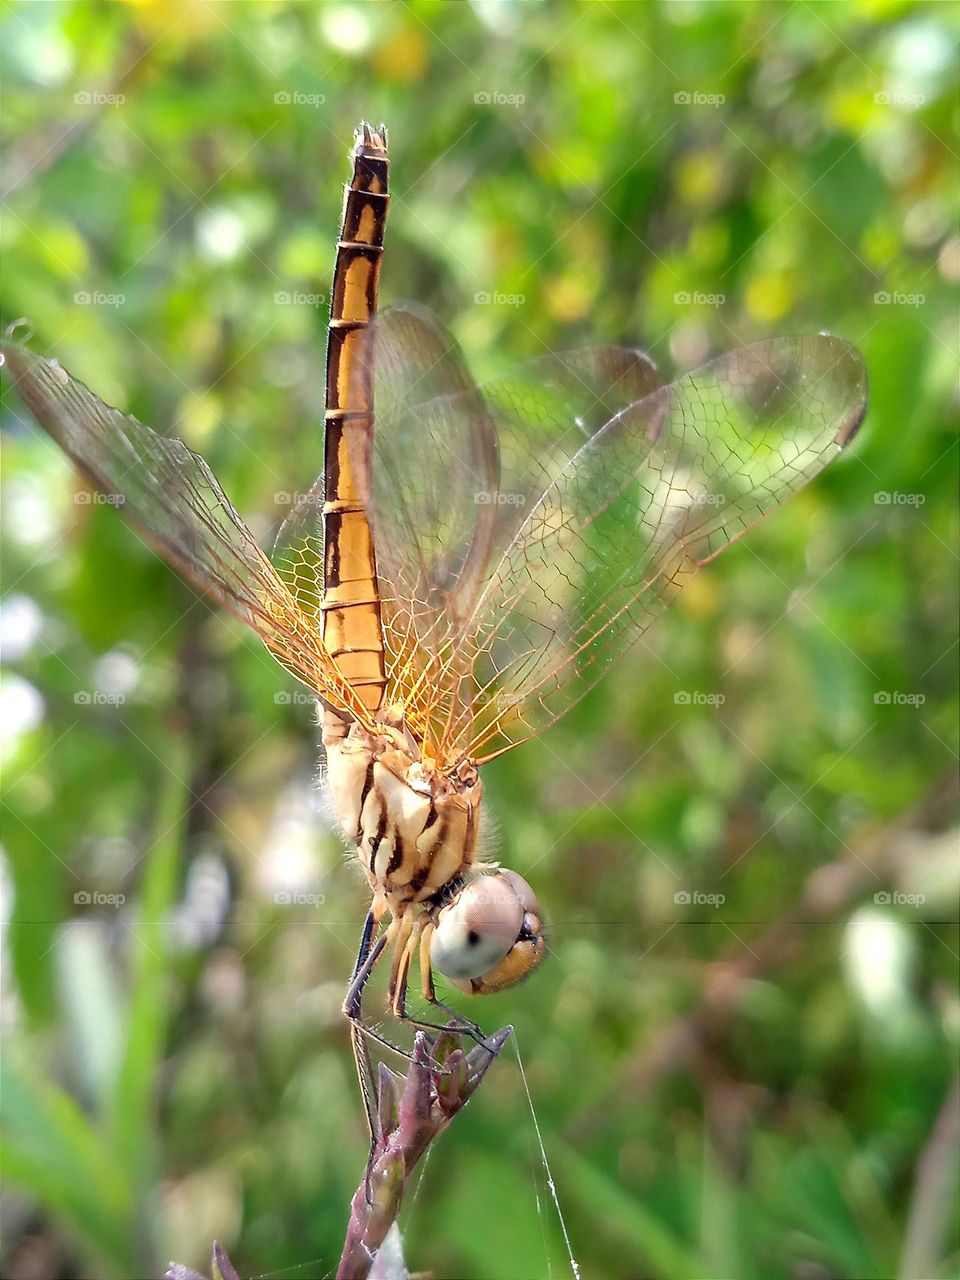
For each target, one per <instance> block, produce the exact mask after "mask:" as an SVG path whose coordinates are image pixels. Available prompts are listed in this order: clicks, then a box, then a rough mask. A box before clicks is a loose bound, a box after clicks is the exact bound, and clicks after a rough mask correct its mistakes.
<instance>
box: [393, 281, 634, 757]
mask: <svg viewBox="0 0 960 1280" xmlns="http://www.w3.org/2000/svg"><path fill="white" fill-rule="evenodd" d="M373 358H374V360H375V376H376V397H375V403H376V414H377V423H376V431H375V446H374V468H373V473H374V474H373V502H372V508H371V509H372V520H373V526H374V536H375V543H376V548H377V570H378V575H379V578H380V590H381V602H382V607H383V619H384V629H385V638H386V642H387V647H388V650H389V656H390V666H389V670H388V675H389V676H390V680H391V687H390V689H389V690H388V695H387V696H388V700H389V701H391V702H399V703H402V704H403V706H404V707H405V709H406V714H407V719H408V723H410V724H411V727H412V728H413V729H414V731H415V732H418V733H424V734H426V735H427V736H429V737H432V738H434V739H435V738H436V732H437V726H436V724H435V723H434V722H435V721H436V719H437V716H438V715H440V716H441V717H443V718H444V719H447V718H450V717H451V715H453V716H454V717H456V716H459V715H461V714H467V712H468V701H467V702H464V703H462V705H459V700H460V698H461V695H462V694H469V689H470V685H471V681H470V673H469V672H468V671H466V670H460V669H459V667H458V657H457V655H458V654H459V653H461V652H464V653H466V652H467V650H461V640H462V639H463V637H464V635H465V631H466V628H467V626H468V623H469V621H470V619H471V618H472V617H473V615H474V612H475V610H476V607H477V604H478V601H479V599H480V597H481V594H482V592H483V590H484V586H485V582H486V578H487V575H488V574H489V572H490V569H491V567H492V565H494V564H496V563H497V561H498V560H499V559H500V557H501V556H502V554H503V552H504V550H505V549H506V547H507V546H508V545H509V543H510V542H511V540H512V539H513V538H514V536H515V535H516V533H517V531H518V529H519V528H520V527H521V525H522V524H523V521H524V519H525V518H526V514H527V512H528V511H529V509H530V508H531V506H532V505H533V504H534V502H535V501H536V499H537V497H538V496H539V495H540V494H541V493H542V492H543V490H544V489H545V488H547V487H548V486H549V484H550V483H551V482H552V480H553V479H554V477H555V476H556V475H558V474H559V473H560V472H561V471H562V468H563V467H564V465H565V464H566V463H567V462H568V461H569V459H570V457H571V456H572V455H573V454H574V453H576V452H577V450H578V449H579V448H580V447H581V446H582V445H583V443H584V441H585V440H586V439H588V438H589V437H590V435H591V434H592V433H593V432H595V431H596V430H598V429H599V428H600V427H601V426H602V425H603V423H605V422H606V421H608V420H609V418H610V417H611V416H612V415H613V414H614V413H615V412H617V411H618V410H620V409H622V408H623V407H624V406H626V405H628V404H630V403H632V402H633V401H635V400H637V399H639V398H640V397H642V396H644V395H646V394H647V393H648V392H649V391H650V390H652V388H653V387H655V386H656V385H657V378H656V371H655V369H654V366H653V364H652V363H651V361H650V360H649V358H648V357H647V356H645V355H643V354H642V353H641V352H637V351H633V350H629V349H627V348H623V347H615V346H603V347H593V348H588V349H584V350H578V351H571V352H565V353H559V354H551V355H547V356H544V357H541V358H538V359H535V360H531V361H529V362H527V363H526V364H523V365H521V366H519V368H517V369H516V370H514V371H513V372H511V373H510V374H509V375H508V376H507V377H504V378H500V379H497V380H494V381H492V382H489V383H486V384H484V385H483V386H482V387H481V388H479V389H478V388H477V387H476V386H475V384H474V383H473V381H472V379H471V377H470V375H469V373H468V372H467V369H466V367H465V365H464V362H463V359H462V357H461V355H460V352H459V350H458V348H457V345H456V343H455V341H454V340H453V339H452V338H451V336H450V335H449V334H448V333H447V332H446V331H445V330H444V329H443V328H442V327H441V326H440V324H439V323H438V322H437V321H436V320H435V318H434V317H432V316H431V315H430V314H429V313H428V312H426V311H424V310H422V309H420V308H415V307H411V306H406V305H405V306H403V307H396V308H392V309H390V310H388V311H385V312H383V313H382V315H381V316H380V318H379V320H378V322H377V326H376V341H375V345H374V347H373Z"/></svg>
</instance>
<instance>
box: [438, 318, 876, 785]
mask: <svg viewBox="0 0 960 1280" xmlns="http://www.w3.org/2000/svg"><path fill="white" fill-rule="evenodd" d="M866 395H867V387H866V374H865V370H864V366H863V362H862V360H861V358H860V355H859V354H858V352H857V351H856V349H855V348H853V347H852V346H850V345H849V344H848V343H846V342H844V341H842V340H841V339H838V338H833V337H829V336H827V335H822V334H821V335H809V336H805V337H799V338H776V339H771V340H769V341H765V342H758V343H756V344H754V345H752V346H748V347H743V348H740V349H739V350H736V351H733V352H731V353H730V354H728V355H725V356H722V357H720V358H719V359H717V360H714V361H713V362H712V363H710V364H708V365H705V366H704V367H703V368H701V369H698V370H696V371H695V372H692V373H690V374H688V375H686V376H685V377H682V378H680V379H679V380H678V381H676V382H675V383H673V384H672V385H671V386H668V387H664V388H662V389H660V390H658V391H655V392H653V393H652V394H650V395H648V396H646V397H645V398H644V399H642V400H640V401H638V402H637V403H635V404H631V405H630V406H629V407H627V408H626V409H624V410H622V411H621V412H620V413H618V414H616V415H615V416H614V417H613V418H611V419H610V421H608V422H607V423H606V425H605V426H604V427H603V428H602V429H601V430H599V431H598V432H596V434H594V435H593V436H591V438H590V439H589V440H587V441H586V443H584V444H583V446H582V447H581V448H580V450H579V451H578V452H577V453H576V454H575V455H574V456H573V457H571V458H569V459H568V461H567V462H566V463H565V465H564V466H563V467H562V469H561V470H560V472H559V474H557V475H556V477H555V478H554V479H553V480H552V481H551V483H550V484H549V486H548V487H547V488H546V489H545V491H544V492H543V493H542V495H541V496H540V497H539V499H538V500H537V501H536V502H535V503H534V504H533V506H532V507H530V508H527V509H526V510H525V511H524V515H523V520H522V523H520V525H519V527H518V528H517V530H516V532H515V534H514V536H513V538H512V540H511V541H510V543H509V545H508V546H507V548H506V549H505V551H504V552H503V554H502V556H501V557H500V558H499V561H498V562H497V563H496V565H495V566H494V567H493V569H492V572H491V573H490V575H489V577H488V579H487V583H486V586H485V587H484V590H483V592H482V595H481V596H480V598H479V599H478V601H477V603H476V605H475V607H474V609H473V610H472V612H471V616H470V618H469V619H468V620H467V621H466V624H465V626H464V628H463V632H462V634H461V635H460V637H459V640H458V643H457V646H456V649H457V651H456V655H455V657H454V656H452V655H451V656H449V657H446V658H445V660H444V662H443V663H442V664H441V669H440V671H439V672H438V673H437V675H436V679H435V683H436V686H437V688H438V689H440V690H442V691H443V693H442V697H441V700H440V702H439V703H438V705H437V706H436V707H435V708H434V709H433V710H432V715H433V719H434V721H435V723H436V724H437V725H438V726H440V727H439V728H438V730H437V732H438V733H439V735H440V752H441V755H442V758H443V759H445V760H446V761H449V762H453V761H455V760H457V759H458V758H459V757H461V756H462V755H465V754H469V755H471V756H474V757H476V758H478V759H479V760H481V761H482V760H484V759H489V758H491V756H493V755H496V754H499V753H500V752H501V751H504V750H507V749H508V748H509V747H511V746H514V745H516V744H517V743H518V742H521V741H523V740H524V739H526V738H528V737H530V736H531V735H532V734H534V733H536V732H538V731H539V730H540V729H541V728H543V727H545V726H546V725H547V724H550V723H552V722H553V721H555V720H556V719H557V718H558V717H559V716H560V715H562V714H563V712H564V711H566V710H567V709H568V708H569V707H570V706H572V705H573V704H574V703H575V702H576V701H577V700H578V699H579V698H580V697H582V695H583V694H584V693H585V692H586V691H587V689H589V688H590V687H591V686H592V685H593V684H594V683H595V682H596V681H597V680H598V679H599V678H600V676H601V675H602V674H603V672H604V671H605V670H606V668H607V667H608V666H609V664H610V662H611V661H612V660H613V659H614V658H615V657H617V656H618V655H619V654H620V653H622V652H623V651H624V650H625V649H626V648H628V647H629V646H630V645H631V644H633V643H635V642H636V640H637V639H638V638H639V637H640V636H641V635H642V634H643V633H644V632H645V631H646V629H647V627H648V626H649V625H650V623H651V622H652V621H653V619H654V618H655V617H656V616H657V615H658V614H659V613H660V612H661V611H662V610H663V608H665V607H666V605H667V604H668V603H669V601H670V600H671V599H672V598H673V596H674V595H675V594H676V593H677V592H678V591H679V590H680V589H681V588H682V587H683V585H684V584H685V583H686V582H687V581H688V580H689V578H690V577H691V576H692V575H693V574H694V573H695V572H696V571H697V570H698V569H699V568H700V567H701V566H702V565H704V564H706V563H707V562H708V561H709V560H711V559H713V557H714V556H716V555H717V554H719V552H720V551H721V550H723V548H724V547H726V546H728V545H729V544H730V543H731V542H733V541H734V540H735V539H737V538H739V537H740V536H741V535H742V534H743V533H744V532H745V531H746V530H747V529H749V528H750V527H751V526H752V525H754V524H756V523H757V521H759V520H761V519H762V518H763V517H764V516H765V515H767V514H768V513H769V512H770V511H771V510H772V509H773V508H774V507H776V506H777V505H778V504H779V503H780V502H782V501H783V500H784V499H785V498H787V497H789V495H790V494H792V493H794V492H796V491H797V490H798V489H799V488H801V486H803V485H804V484H806V483H807V482H808V481H809V480H811V479H812V478H813V477H814V476H815V475H816V474H817V473H818V472H819V471H821V470H822V468H823V467H824V466H826V465H827V463H828V462H829V461H830V460H831V459H832V458H833V457H835V456H836V454H837V453H838V451H839V449H840V448H842V447H843V446H844V445H845V444H846V443H847V442H848V441H849V440H850V439H851V437H852V436H853V434H854V432H855V431H856V429H857V427H858V426H859V424H860V422H861V421H862V419H863V415H864V413H865V411H866ZM517 417H518V419H519V418H522V417H523V412H522V406H519V407H518V413H517ZM465 684H466V685H467V688H466V689H465V688H464V686H465ZM452 691H453V692H452Z"/></svg>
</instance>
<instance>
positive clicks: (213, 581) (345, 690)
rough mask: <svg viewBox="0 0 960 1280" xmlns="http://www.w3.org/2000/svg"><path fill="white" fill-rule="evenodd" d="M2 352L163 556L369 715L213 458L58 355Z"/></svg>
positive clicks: (15, 347)
mask: <svg viewBox="0 0 960 1280" xmlns="http://www.w3.org/2000/svg"><path fill="white" fill-rule="evenodd" d="M2 355H3V362H4V364H5V365H6V366H7V367H8V369H9V371H10V374H11V376H12V378H13V380H14V382H15V384H16V387H17V390H18V392H19V394H20V396H21V397H22V399H23V402H24V404H25V405H26V406H27V408H28V409H29V410H30V412H31V413H32V414H33V415H34V417H35V418H36V420H37V421H38V422H39V423H40V425H41V426H42V427H43V428H44V430H46V431H47V432H48V433H49V434H50V435H51V436H52V437H53V439H54V440H55V441H56V442H57V444H59V445H60V447H61V448H62V449H63V450H64V452H65V453H66V454H67V455H68V456H69V457H70V458H71V459H72V460H73V462H74V463H75V464H76V466H77V467H78V468H79V469H80V471H81V472H83V474H84V475H85V476H86V477H87V478H88V479H89V480H90V481H91V483H93V484H94V485H96V486H97V488H99V489H101V490H102V491H103V492H105V493H107V494H110V495H112V496H114V498H115V500H116V502H117V505H118V506H119V507H120V508H121V510H122V511H123V512H124V514H125V515H127V516H128V518H129V519H130V520H131V521H132V522H133V523H134V524H135V525H137V526H138V528H139V529H140V530H141V531H142V532H143V534H144V535H145V536H146V537H147V538H148V539H149V540H150V541H151V542H152V543H153V544H154V546H156V548H157V549H158V550H159V551H160V553H161V554H162V555H163V556H165V557H166V559H167V560H169V561H170V562H171V563H172V564H173V565H174V566H175V567H176V568H177V569H178V570H179V571H180V572H181V573H182V574H183V575H184V576H185V577H186V578H188V579H190V581H192V582H193V583H195V585H196V586H197V587H199V588H200V589H201V590H203V591H205V592H206V593H207V594H208V595H210V596H211V597H212V598H213V599H214V600H216V601H217V602H218V603H219V604H222V605H223V606H224V607H225V608H227V609H229V610H230V612H231V613H233V614H235V615H236V616H237V617H238V618H241V619H242V620H243V621H244V622H245V623H246V624H247V625H248V626H249V627H251V628H252V629H253V630H254V631H255V632H256V633H257V635H258V636H259V637H260V639H261V640H262V641H263V643H264V644H265V645H266V646H267V648H268V649H269V650H270V652H271V653H272V654H273V656H274V657H275V658H276V659H277V661H278V662H280V664H281V665H282V666H283V667H285V668H286V670H287V671H289V672H290V673H291V674H292V675H294V676H296V678H297V679H298V680H301V681H303V683H304V684H306V685H307V686H308V687H309V688H310V689H311V690H313V692H314V693H315V694H317V696H318V697H320V698H322V699H323V700H324V701H325V702H327V703H328V704H329V705H330V706H332V707H334V708H335V709H337V710H339V711H341V712H342V713H344V714H346V715H348V716H351V717H353V716H356V717H357V718H359V719H365V713H364V712H363V707H362V704H361V703H359V700H358V699H357V698H356V695H355V694H354V693H353V691H352V690H351V689H350V687H349V685H348V684H347V683H346V681H345V680H344V679H343V677H342V676H341V675H340V674H339V673H338V671H337V668H336V665H335V664H334V662H333V660H332V658H331V657H330V655H329V654H328V653H327V652H326V650H325V649H324V647H323V645H322V643H321V641H320V637H319V631H318V629H317V627H316V626H315V624H314V621H313V619H312V618H311V617H310V616H309V615H308V614H306V613H305V612H304V611H303V609H301V607H300V606H299V605H298V603H297V600H296V598H295V597H294V596H293V595H292V593H291V592H290V591H289V590H288V588H287V587H286V585H285V584H284V583H283V582H282V581H281V580H280V578H279V577H278V576H277V574H276V572H275V571H274V569H273V567H272V566H271V564H270V562H269V560H268V559H267V558H266V556H265V555H264V554H263V552H262V551H261V550H260V548H259V547H258V546H257V544H256V542H255V541H254V538H253V536H252V534H251V533H250V532H249V530H248V529H247V527H246V525H245V524H244V523H243V521H242V520H241V519H240V516H239V515H238V514H237V512H236V510H235V509H234V507H233V505H232V504H231V502H230V500H229V499H228V498H227V496H226V494H225V493H224V492H223V490H222V489H221V487H220V484H219V482H218V481H217V478H216V476H214V474H213V472H212V471H211V470H210V468H209V466H208V465H207V463H206V462H205V461H204V460H203V458H201V457H200V456H199V454H196V453H193V452H192V451H191V450H190V449H188V448H187V446H186V445H185V444H184V443H183V442H182V441H181V440H177V439H173V438H171V437H167V436H161V435H158V434H157V433H156V432H154V431H152V430H151V429H150V428H149V427H146V426H144V425H143V423H141V422H138V421H137V419H136V418H133V417H131V416H130V415H128V414H124V413H121V412H120V411H119V410H118V409H113V408H111V407H110V406H109V405H107V404H105V403H104V402H103V401H102V400H100V399H99V397H98V396H96V395H94V393H93V392H92V391H90V390H89V389H88V388H87V387H86V386H84V384H83V383H82V382H80V381H78V380H77V379H76V378H73V377H71V376H70V374H68V373H67V371H66V370H65V369H63V368H62V367H61V366H60V365H59V364H58V363H57V362H56V361H55V360H46V359H44V358H43V357H41V356H39V355H37V354H36V353H35V352H33V351H30V350H29V349H28V348H26V347H24V346H22V345H20V344H19V343H16V342H13V341H6V340H5V341H4V342H3V344H2Z"/></svg>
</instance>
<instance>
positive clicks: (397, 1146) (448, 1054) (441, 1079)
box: [337, 1027, 512, 1280]
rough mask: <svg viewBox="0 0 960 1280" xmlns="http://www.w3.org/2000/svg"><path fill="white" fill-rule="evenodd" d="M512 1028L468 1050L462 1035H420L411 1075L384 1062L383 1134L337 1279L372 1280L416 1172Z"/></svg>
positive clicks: (377, 1137)
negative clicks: (421, 1160) (421, 1159)
mask: <svg viewBox="0 0 960 1280" xmlns="http://www.w3.org/2000/svg"><path fill="white" fill-rule="evenodd" d="M511 1030H512V1028H511V1027H503V1028H501V1030H500V1031H497V1032H495V1033H494V1034H493V1035H492V1036H490V1037H489V1038H488V1039H487V1040H485V1041H484V1042H483V1043H482V1044H478V1045H476V1046H475V1047H474V1048H473V1049H471V1050H470V1051H469V1053H464V1051H463V1049H462V1047H461V1044H460V1036H459V1035H458V1034H456V1033H455V1032H452V1031H443V1032H441V1033H440V1034H439V1035H438V1036H436V1037H435V1038H431V1037H429V1036H427V1035H426V1034H425V1032H423V1031H418V1032H417V1035H416V1039H415V1040H414V1046H413V1061H412V1062H411V1064H410V1067H409V1069H408V1071H407V1074H406V1077H405V1078H404V1077H403V1076H398V1075H397V1074H396V1073H395V1072H393V1071H390V1070H389V1069H388V1068H387V1067H386V1066H384V1065H383V1064H382V1063H381V1064H380V1069H379V1073H378V1076H377V1083H376V1087H375V1093H376V1097H375V1098H374V1104H375V1105H374V1108H373V1110H374V1113H375V1115H376V1116H377V1117H378V1123H377V1129H378V1132H377V1133H375V1134H374V1136H373V1143H372V1146H371V1150H370V1158H369V1160H368V1161H367V1167H366V1171H365V1173H364V1176H363V1178H362V1179H361V1180H360V1185H359V1187H358V1188H357V1191H356V1194H355V1195H354V1197H353V1200H352V1201H351V1203H350V1221H349V1223H348V1224H347V1235H346V1240H345V1241H344V1246H343V1254H342V1256H341V1258H340V1266H339V1268H338V1270H337V1280H367V1277H368V1276H369V1275H370V1272H371V1267H372V1266H373V1263H374V1259H375V1258H376V1255H377V1250H378V1249H379V1248H380V1246H381V1244H382V1243H383V1241H384V1239H385V1238H386V1235H387V1233H388V1232H389V1230H390V1228H391V1227H392V1226H393V1224H394V1223H395V1222H396V1219H397V1214H398V1213H399V1212H400V1205H401V1204H402V1202H403V1196H404V1192H405V1191H406V1189H407V1185H408V1183H409V1179H410V1175H411V1173H412V1172H413V1170H414V1168H415V1167H416V1165H417V1163H418V1161H419V1160H420V1158H421V1156H423V1155H424V1153H425V1152H426V1151H427V1149H428V1148H429V1146H430V1144H431V1143H432V1142H433V1141H434V1140H435V1139H436V1138H437V1137H439V1135H440V1134H441V1133H442V1132H443V1131H444V1129H446V1127H447V1126H448V1125H449V1124H450V1122H451V1120H452V1119H453V1118H454V1116H455V1115H457V1114H458V1113H459V1112H460V1111H462V1110H463V1108H464V1107H465V1106H466V1104H467V1102H468V1101H469V1100H470V1098H471V1097H472V1096H473V1094H474V1093H475V1091H476V1090H477V1088H478V1087H479V1085H480V1081H481V1080H482V1079H483V1077H484V1075H485V1074H486V1072H487V1070H488V1068H489V1067H490V1066H491V1064H492V1063H493V1062H494V1060H495V1059H496V1058H497V1057H498V1055H499V1053H500V1051H501V1049H502V1048H503V1046H504V1043H505V1042H506V1040H507V1037H508V1036H509V1035H510V1032H511Z"/></svg>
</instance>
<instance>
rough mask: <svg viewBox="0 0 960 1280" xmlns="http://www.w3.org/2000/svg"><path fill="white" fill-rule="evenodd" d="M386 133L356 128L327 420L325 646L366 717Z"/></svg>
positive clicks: (372, 671)
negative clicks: (375, 334)
mask: <svg viewBox="0 0 960 1280" xmlns="http://www.w3.org/2000/svg"><path fill="white" fill-rule="evenodd" d="M388 163H389V162H388V160H387V148H386V131H385V130H384V129H383V127H382V126H381V129H380V131H379V132H376V131H374V130H373V129H371V128H370V127H369V125H361V127H360V129H358V131H357V141H356V146H355V148H354V168H353V179H352V181H351V182H350V183H349V185H348V186H347V188H346V193H345V198H344V206H343V226H342V229H341V232H340V241H339V243H338V245H337V263H336V268H335V270H334V276H333V296H332V299H331V304H330V328H329V336H328V342H327V407H326V415H325V419H324V459H323V464H324V494H323V497H324V502H323V603H322V605H321V608H322V611H323V642H324V645H325V646H326V648H327V649H328V650H329V651H330V653H331V654H332V655H333V657H334V658H335V659H336V662H337V665H338V666H339V668H340V670H341V672H342V673H343V675H344V676H345V677H346V679H347V680H348V681H349V682H350V684H351V685H352V686H353V687H354V689H355V690H356V692H357V694H358V696H359V697H360V699H361V701H362V702H363V703H364V705H365V706H366V707H367V708H368V709H369V710H370V711H377V710H378V709H379V707H380V703H381V701H382V699H383V690H384V686H385V685H386V674H385V663H384V651H383V632H382V629H381V624H380V596H379V591H378V587H377V563H376V554H375V551H374V546H373V536H372V533H371V530H370V520H369V515H368V506H369V502H370V492H371V484H370V481H371V467H372V459H373V358H372V334H371V330H370V322H371V320H372V319H373V317H374V315H375V314H376V310H377V288H378V283H379V276H380V259H381V257H382V254H383V232H384V226H385V224H386V220H387V201H388V198H389V197H388V195H387V167H388Z"/></svg>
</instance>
